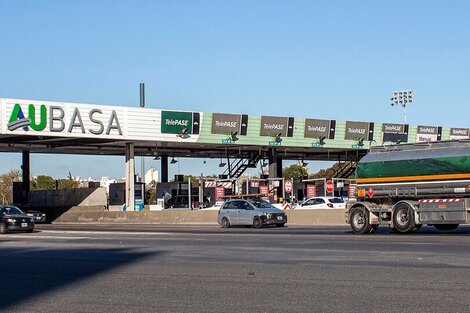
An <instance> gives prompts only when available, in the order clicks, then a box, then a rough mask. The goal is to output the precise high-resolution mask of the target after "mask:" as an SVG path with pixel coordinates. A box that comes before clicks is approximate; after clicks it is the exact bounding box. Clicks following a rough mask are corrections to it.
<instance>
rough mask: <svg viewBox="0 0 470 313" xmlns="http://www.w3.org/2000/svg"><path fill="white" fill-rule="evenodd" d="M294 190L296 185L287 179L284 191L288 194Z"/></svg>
mask: <svg viewBox="0 0 470 313" xmlns="http://www.w3.org/2000/svg"><path fill="white" fill-rule="evenodd" d="M293 189H294V184H293V183H292V180H290V179H286V180H285V181H284V191H285V192H287V193H291V192H292V190H293Z"/></svg>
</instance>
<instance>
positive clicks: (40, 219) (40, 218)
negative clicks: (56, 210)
mask: <svg viewBox="0 0 470 313" xmlns="http://www.w3.org/2000/svg"><path fill="white" fill-rule="evenodd" d="M24 213H25V214H26V215H27V216H29V217H32V218H33V220H34V223H45V222H46V213H43V212H40V211H36V210H24Z"/></svg>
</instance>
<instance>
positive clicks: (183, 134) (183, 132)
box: [177, 128, 189, 139]
mask: <svg viewBox="0 0 470 313" xmlns="http://www.w3.org/2000/svg"><path fill="white" fill-rule="evenodd" d="M177 136H178V137H180V138H182V139H186V138H189V128H183V129H182V130H181V133H179V134H178V135H177Z"/></svg>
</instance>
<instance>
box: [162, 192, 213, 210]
mask: <svg viewBox="0 0 470 313" xmlns="http://www.w3.org/2000/svg"><path fill="white" fill-rule="evenodd" d="M188 200H189V196H187V195H178V196H173V197H171V198H170V199H168V200H167V201H166V202H165V209H182V208H189V203H188ZM191 201H192V205H193V208H199V206H200V205H199V196H197V195H195V196H191ZM208 206H209V201H208V200H207V199H206V198H204V201H203V203H202V207H203V208H206V207H208Z"/></svg>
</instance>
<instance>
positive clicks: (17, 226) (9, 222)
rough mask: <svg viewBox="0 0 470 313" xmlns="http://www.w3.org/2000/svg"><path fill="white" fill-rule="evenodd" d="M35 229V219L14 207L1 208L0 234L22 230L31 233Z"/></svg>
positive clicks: (5, 206) (3, 206)
mask: <svg viewBox="0 0 470 313" xmlns="http://www.w3.org/2000/svg"><path fill="white" fill-rule="evenodd" d="M33 229H34V220H33V218H31V217H29V216H27V215H26V214H24V213H23V212H22V211H21V210H20V209H18V208H17V207H16V206H13V205H2V206H0V233H1V234H5V233H6V232H7V231H9V230H20V231H26V232H27V233H31V232H32V231H33Z"/></svg>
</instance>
